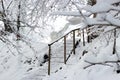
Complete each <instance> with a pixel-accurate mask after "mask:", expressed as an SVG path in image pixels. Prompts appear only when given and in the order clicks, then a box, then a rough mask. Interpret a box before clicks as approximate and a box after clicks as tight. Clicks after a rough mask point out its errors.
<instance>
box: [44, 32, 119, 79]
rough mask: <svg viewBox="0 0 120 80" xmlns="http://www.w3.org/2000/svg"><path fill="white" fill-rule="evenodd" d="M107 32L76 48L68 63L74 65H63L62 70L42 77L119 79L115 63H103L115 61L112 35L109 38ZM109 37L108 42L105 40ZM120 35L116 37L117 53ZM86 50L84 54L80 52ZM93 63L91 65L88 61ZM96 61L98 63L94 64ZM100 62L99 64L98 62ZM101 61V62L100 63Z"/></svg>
mask: <svg viewBox="0 0 120 80" xmlns="http://www.w3.org/2000/svg"><path fill="white" fill-rule="evenodd" d="M108 34H109V32H108V33H106V34H103V35H101V36H100V37H98V38H96V39H95V40H93V42H92V43H89V44H87V45H86V46H85V47H83V46H80V47H78V48H77V49H76V51H77V55H74V56H72V57H71V58H70V59H69V61H68V63H67V64H69V63H71V64H73V63H74V65H70V66H68V65H63V66H62V70H59V71H58V72H57V73H53V74H51V75H50V76H47V77H46V78H44V80H119V79H120V74H119V73H117V70H118V69H119V68H118V67H117V64H116V63H112V62H110V63H105V62H106V61H117V60H118V59H117V56H116V54H114V55H113V54H112V51H113V37H111V38H109V35H108ZM107 39H109V40H110V41H109V43H108V42H107ZM119 41H120V35H119V34H118V37H117V45H116V46H117V49H116V51H117V53H118V55H119V52H120V50H119V47H120V46H119V43H120V42H119ZM84 50H86V51H88V53H86V54H85V55H84V56H82V52H83V51H84ZM89 62H90V63H93V64H92V65H91V64H90V63H89ZM94 63H98V64H94ZM99 63H100V64H99ZM101 63H102V64H101Z"/></svg>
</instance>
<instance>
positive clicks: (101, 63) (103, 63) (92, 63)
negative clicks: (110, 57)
mask: <svg viewBox="0 0 120 80" xmlns="http://www.w3.org/2000/svg"><path fill="white" fill-rule="evenodd" d="M85 62H87V63H89V64H90V65H88V66H85V67H84V69H86V68H88V67H90V66H93V65H105V66H110V67H113V66H112V65H109V64H106V63H118V62H120V60H117V61H105V62H89V61H86V60H85Z"/></svg>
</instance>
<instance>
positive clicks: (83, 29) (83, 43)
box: [82, 29, 85, 46]
mask: <svg viewBox="0 0 120 80" xmlns="http://www.w3.org/2000/svg"><path fill="white" fill-rule="evenodd" d="M82 33H83V46H85V35H84V29H83V30H82Z"/></svg>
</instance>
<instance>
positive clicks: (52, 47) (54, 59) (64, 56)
mask: <svg viewBox="0 0 120 80" xmlns="http://www.w3.org/2000/svg"><path fill="white" fill-rule="evenodd" d="M78 31H80V29H79V28H78V29H75V30H72V31H70V32H69V33H67V34H66V35H64V36H63V37H61V38H59V39H58V40H56V41H54V42H52V43H51V44H49V45H48V46H49V61H48V75H50V73H55V72H57V71H58V70H60V69H62V67H61V66H62V65H63V64H66V65H70V64H67V61H68V59H69V58H70V56H71V55H72V54H74V55H75V48H76V47H77V45H78V44H79V42H80V37H81V36H80V35H79V36H77V35H78V34H77V35H76V33H77V32H78ZM71 35H72V36H71ZM56 46H57V47H56Z"/></svg>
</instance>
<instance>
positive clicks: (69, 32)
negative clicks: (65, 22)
mask: <svg viewBox="0 0 120 80" xmlns="http://www.w3.org/2000/svg"><path fill="white" fill-rule="evenodd" d="M79 29H80V28H77V29H74V30H71V31H70V32H68V33H67V34H65V35H64V36H62V37H60V38H59V39H57V40H55V41H53V42H52V43H50V44H48V45H52V44H54V43H56V42H58V41H59V40H61V39H62V38H64V37H65V36H67V35H68V34H70V33H71V32H73V31H76V30H79Z"/></svg>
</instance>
